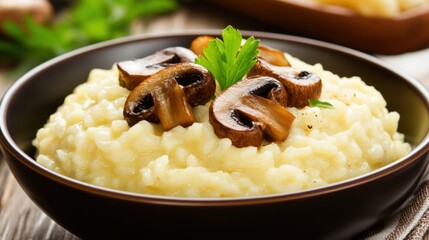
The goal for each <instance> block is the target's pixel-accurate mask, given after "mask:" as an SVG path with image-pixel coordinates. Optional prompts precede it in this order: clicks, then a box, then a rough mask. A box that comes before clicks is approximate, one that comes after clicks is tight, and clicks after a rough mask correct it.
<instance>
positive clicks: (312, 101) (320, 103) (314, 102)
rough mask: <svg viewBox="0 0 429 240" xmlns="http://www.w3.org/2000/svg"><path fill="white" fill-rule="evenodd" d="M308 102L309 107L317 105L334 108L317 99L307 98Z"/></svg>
mask: <svg viewBox="0 0 429 240" xmlns="http://www.w3.org/2000/svg"><path fill="white" fill-rule="evenodd" d="M308 103H309V104H310V107H319V108H328V109H334V108H335V107H334V106H333V105H332V104H330V103H328V102H323V101H319V100H317V99H308Z"/></svg>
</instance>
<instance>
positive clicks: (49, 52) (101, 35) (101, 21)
mask: <svg viewBox="0 0 429 240" xmlns="http://www.w3.org/2000/svg"><path fill="white" fill-rule="evenodd" d="M178 5H179V3H178V0H102V1H98V0H97V1H94V0H76V1H74V4H73V5H72V6H70V7H69V8H67V9H65V10H64V11H62V12H61V13H60V14H59V16H58V17H57V18H56V19H55V20H54V21H52V22H51V23H50V24H49V25H40V24H37V23H36V22H35V21H33V19H32V18H31V17H29V16H27V17H26V18H25V19H24V23H25V24H24V29H26V30H23V28H21V27H19V26H18V24H16V23H14V22H11V21H9V22H6V23H5V24H4V25H3V26H1V27H2V29H3V32H4V33H6V35H7V36H8V37H7V38H0V64H1V63H11V62H12V63H15V65H14V66H16V67H15V72H18V73H21V72H23V71H27V70H29V69H30V68H32V67H34V66H36V65H38V64H40V63H42V62H44V61H46V60H49V59H50V58H53V57H55V56H58V55H60V54H63V53H65V52H68V51H71V50H73V49H76V48H79V47H82V46H86V45H89V44H93V43H97V42H101V41H104V40H108V39H113V38H117V37H121V36H126V35H129V34H130V33H131V32H130V30H131V24H132V22H133V21H134V20H136V19H141V18H144V17H150V16H154V15H157V14H163V13H168V12H171V11H174V10H176V9H177V8H178Z"/></svg>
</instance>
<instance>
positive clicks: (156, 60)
mask: <svg viewBox="0 0 429 240" xmlns="http://www.w3.org/2000/svg"><path fill="white" fill-rule="evenodd" d="M196 57H197V56H196V55H195V54H194V53H193V52H192V51H191V50H189V49H187V48H184V47H171V48H166V49H164V50H161V51H158V52H155V53H154V54H152V55H149V56H147V57H144V58H141V59H137V60H130V61H123V62H119V63H118V64H117V67H118V70H119V84H120V85H121V86H122V87H125V88H128V89H129V90H133V89H134V88H135V87H136V86H137V85H139V83H141V82H142V81H143V80H145V79H146V78H148V77H149V76H151V75H152V74H154V73H156V72H158V71H159V70H161V69H163V68H166V67H168V66H171V65H173V64H177V63H182V62H194V61H195V58H196Z"/></svg>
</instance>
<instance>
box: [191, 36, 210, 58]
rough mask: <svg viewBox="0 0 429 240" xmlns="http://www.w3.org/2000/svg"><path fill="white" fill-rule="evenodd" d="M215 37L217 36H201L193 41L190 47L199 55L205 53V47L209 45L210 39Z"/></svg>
mask: <svg viewBox="0 0 429 240" xmlns="http://www.w3.org/2000/svg"><path fill="white" fill-rule="evenodd" d="M213 39H215V38H214V37H212V36H206V35H203V36H199V37H197V38H195V39H194V40H193V41H192V42H191V46H190V49H191V50H192V51H193V52H194V53H195V54H197V56H200V55H204V48H206V47H207V46H208V45H209V41H211V40H213Z"/></svg>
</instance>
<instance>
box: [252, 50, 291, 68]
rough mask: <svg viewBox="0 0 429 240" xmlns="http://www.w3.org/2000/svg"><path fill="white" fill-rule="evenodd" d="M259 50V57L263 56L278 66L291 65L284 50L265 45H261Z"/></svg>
mask: <svg viewBox="0 0 429 240" xmlns="http://www.w3.org/2000/svg"><path fill="white" fill-rule="evenodd" d="M258 50H259V55H258V57H260V58H262V59H263V60H265V61H266V62H268V63H270V64H272V65H276V66H290V63H289V61H288V60H287V59H286V56H285V54H284V52H282V51H280V50H278V49H275V48H271V47H268V46H265V45H259V47H258Z"/></svg>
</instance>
